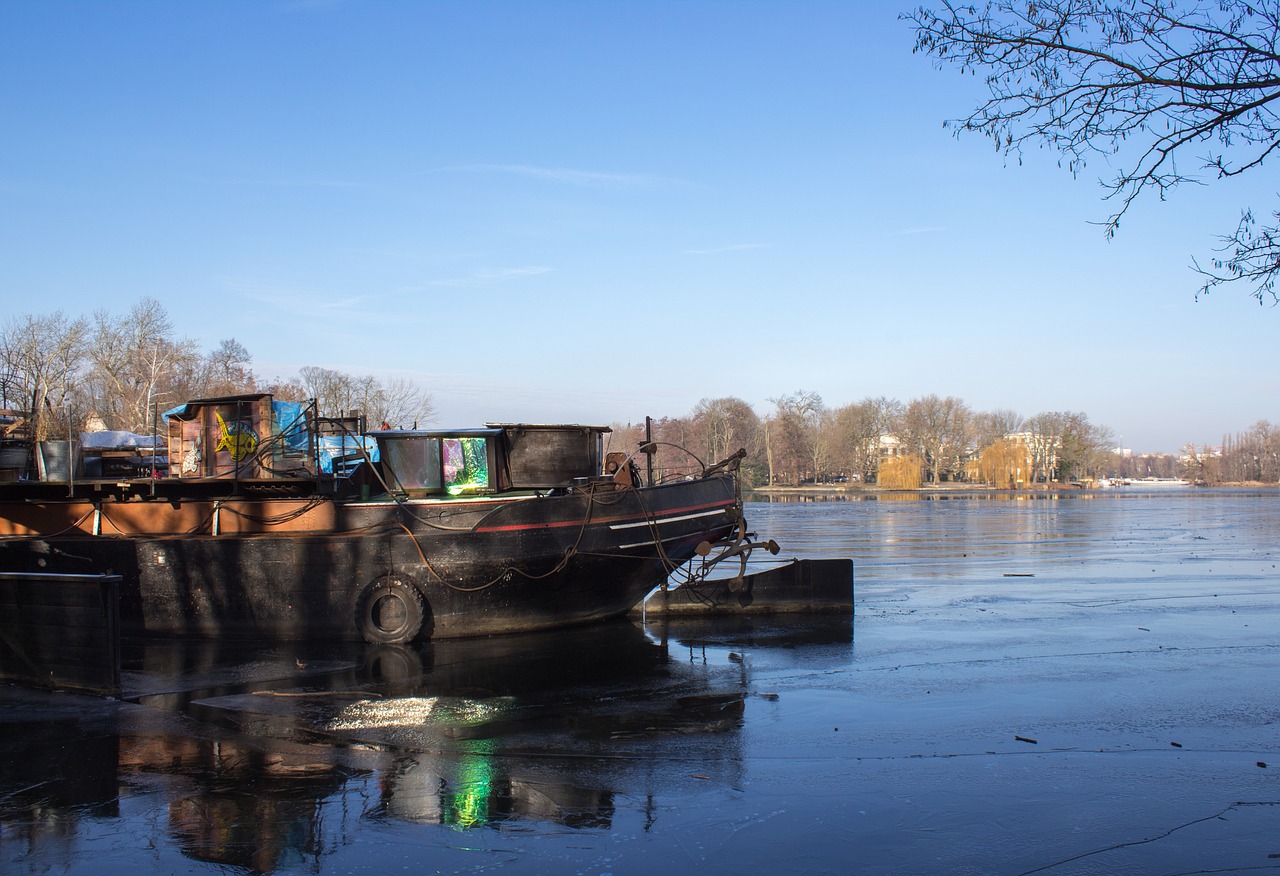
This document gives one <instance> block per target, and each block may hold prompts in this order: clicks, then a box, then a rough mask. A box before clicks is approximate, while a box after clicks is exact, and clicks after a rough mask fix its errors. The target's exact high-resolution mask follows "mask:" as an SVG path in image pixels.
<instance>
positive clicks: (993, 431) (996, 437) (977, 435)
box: [973, 408, 1023, 451]
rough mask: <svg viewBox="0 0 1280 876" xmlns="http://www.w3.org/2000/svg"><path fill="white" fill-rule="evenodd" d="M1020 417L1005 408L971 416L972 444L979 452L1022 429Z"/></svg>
mask: <svg viewBox="0 0 1280 876" xmlns="http://www.w3.org/2000/svg"><path fill="white" fill-rule="evenodd" d="M1022 423H1023V420H1022V416H1021V415H1020V414H1018V413H1017V412H1015V411H1011V410H1008V409H1006V408H997V409H996V410H994V411H980V412H979V413H976V414H974V415H973V442H974V445H975V448H976V449H977V450H979V451H982V450H984V449H986V448H987V447H990V446H991V445H993V444H995V443H996V442H997V441H1001V440H1003V439H1004V438H1006V437H1007V436H1009V435H1012V434H1014V433H1015V432H1018V431H1019V430H1021V429H1022Z"/></svg>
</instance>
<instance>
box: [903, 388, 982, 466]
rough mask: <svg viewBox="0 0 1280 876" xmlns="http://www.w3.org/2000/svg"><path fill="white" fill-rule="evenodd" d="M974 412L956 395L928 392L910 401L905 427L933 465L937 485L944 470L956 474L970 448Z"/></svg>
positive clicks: (904, 417)
mask: <svg viewBox="0 0 1280 876" xmlns="http://www.w3.org/2000/svg"><path fill="white" fill-rule="evenodd" d="M971 418H972V414H971V413H970V411H969V407H968V405H966V404H965V403H964V402H963V401H961V400H960V399H958V398H955V397H953V396H947V397H946V398H938V396H936V395H927V396H924V397H922V398H917V399H912V400H911V401H910V402H908V403H907V410H906V414H905V415H904V416H903V427H904V431H905V433H906V438H907V441H908V442H909V443H910V444H912V445H913V446H915V447H916V448H917V449H918V450H919V451H920V455H921V457H922V458H923V459H924V460H925V463H926V464H927V465H928V467H929V472H930V474H931V476H932V478H933V482H934V483H935V484H937V483H940V482H941V478H942V474H943V473H944V472H951V473H952V474H954V473H955V472H956V471H957V470H958V467H959V464H960V462H961V460H962V458H963V456H964V454H965V453H966V452H967V451H968V449H969V443H970V440H971V437H970V436H971V434H972V424H971Z"/></svg>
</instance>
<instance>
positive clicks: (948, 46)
mask: <svg viewBox="0 0 1280 876" xmlns="http://www.w3.org/2000/svg"><path fill="white" fill-rule="evenodd" d="M903 18H904V19H905V20H907V21H909V22H911V24H912V25H913V27H914V29H915V34H916V44H915V51H917V52H922V53H924V54H927V55H932V56H933V57H934V58H936V59H937V62H938V63H939V65H944V64H949V65H952V66H955V67H958V68H959V69H960V70H961V71H962V72H966V73H976V74H979V75H981V76H982V78H983V82H984V84H985V85H986V90H987V94H988V96H987V98H986V99H985V100H983V101H981V102H980V103H979V104H978V105H977V107H976V108H975V109H974V110H973V111H972V112H971V113H970V114H969V115H968V116H966V117H964V118H961V119H954V120H952V121H949V122H947V125H948V126H949V127H950V128H952V129H953V130H955V131H956V132H957V133H961V132H975V133H978V134H980V135H984V136H987V137H990V138H991V139H992V140H993V141H994V143H995V145H996V149H997V150H998V151H1000V152H1002V153H1003V154H1004V155H1005V156H1006V158H1010V157H1012V158H1015V159H1018V160H1020V159H1021V156H1022V153H1023V151H1024V150H1025V149H1027V148H1028V147H1031V146H1047V147H1048V148H1050V149H1052V150H1054V151H1056V152H1057V153H1058V155H1059V156H1060V160H1059V163H1060V164H1062V165H1064V166H1065V167H1066V169H1067V170H1069V171H1070V172H1071V173H1072V174H1073V175H1074V174H1078V173H1080V172H1081V171H1082V170H1084V168H1085V166H1086V164H1087V162H1088V160H1089V159H1090V158H1093V157H1101V158H1104V160H1105V163H1106V164H1107V165H1108V166H1109V167H1115V168H1117V169H1116V170H1115V171H1114V175H1113V176H1111V177H1110V178H1104V179H1103V180H1102V181H1101V182H1102V185H1103V187H1104V189H1105V190H1106V193H1107V194H1106V197H1107V198H1108V199H1109V200H1111V201H1112V202H1113V203H1115V205H1116V207H1115V209H1114V211H1113V212H1112V213H1111V215H1110V216H1109V217H1108V218H1107V220H1106V222H1105V229H1106V235H1107V236H1108V237H1110V236H1112V235H1114V234H1115V232H1116V230H1117V229H1118V228H1119V227H1120V219H1121V217H1122V216H1123V215H1124V214H1125V212H1126V211H1127V210H1128V209H1129V207H1130V205H1131V204H1132V203H1133V202H1134V201H1135V199H1137V198H1138V197H1139V196H1140V195H1143V194H1144V193H1148V192H1150V193H1152V194H1154V195H1157V196H1159V197H1160V198H1161V199H1162V200H1163V199H1164V198H1165V196H1166V195H1168V194H1169V193H1170V192H1171V191H1172V190H1173V189H1175V188H1177V187H1178V186H1179V185H1181V184H1182V183H1186V182H1191V183H1196V182H1200V181H1202V179H1203V177H1204V176H1205V175H1207V176H1209V177H1213V178H1218V179H1222V178H1226V177H1234V176H1240V175H1242V174H1245V173H1249V172H1250V171H1255V170H1257V169H1259V168H1261V167H1262V166H1263V164H1264V162H1265V161H1266V160H1267V159H1268V158H1271V157H1272V155H1273V153H1274V152H1275V151H1276V150H1277V149H1280V116H1277V113H1276V106H1277V103H1276V101H1277V99H1280V51H1278V50H1277V45H1278V44H1280V3H1277V2H1276V0H1214V2H1211V3H1210V2H1194V3H1187V2H1181V3H1180V2H1177V0H1036V2H1029V0H991V2H987V3H984V4H977V5H968V4H954V5H953V4H952V3H950V2H947V0H943V2H941V3H940V4H930V5H926V6H921V7H920V8H919V9H917V10H916V11H915V12H913V13H910V14H908V15H904V16H903ZM1261 188H1262V189H1265V191H1266V192H1267V193H1268V194H1271V193H1273V192H1274V190H1273V189H1271V188H1269V187H1267V186H1265V185H1264V186H1262V187H1261ZM1221 241H1222V246H1221V248H1220V249H1219V250H1218V253H1219V254H1218V256H1217V257H1215V258H1213V259H1211V260H1209V261H1208V262H1207V263H1206V264H1205V265H1203V266H1201V265H1200V264H1199V263H1198V262H1197V263H1195V268H1196V270H1197V271H1198V273H1199V275H1200V279H1201V286H1200V292H1201V293H1207V292H1208V291H1209V290H1210V289H1213V288H1215V287H1217V286H1220V285H1222V284H1224V283H1231V282H1237V281H1239V282H1242V283H1244V284H1245V285H1248V286H1251V287H1252V293H1251V294H1252V295H1253V297H1255V298H1257V299H1258V301H1259V303H1262V302H1263V300H1264V299H1265V298H1266V297H1268V296H1269V297H1270V298H1271V299H1272V300H1273V301H1280V298H1277V293H1276V290H1275V281H1276V276H1277V274H1278V273H1280V212H1276V211H1275V210H1274V208H1273V209H1272V210H1271V211H1270V212H1269V213H1267V214H1255V213H1254V212H1253V210H1252V209H1251V208H1250V207H1249V206H1245V207H1244V209H1243V211H1242V214H1241V219H1240V222H1239V224H1238V225H1237V227H1236V228H1235V229H1234V231H1231V232H1230V233H1227V234H1223V235H1221ZM1197 297H1198V296H1197Z"/></svg>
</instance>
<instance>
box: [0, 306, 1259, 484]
mask: <svg viewBox="0 0 1280 876" xmlns="http://www.w3.org/2000/svg"><path fill="white" fill-rule="evenodd" d="M252 362H253V358H252V356H251V355H250V353H249V351H248V350H246V349H245V348H244V346H243V345H242V344H240V343H239V342H237V341H236V340H235V339H234V338H231V339H227V340H223V341H221V342H220V343H219V344H218V346H217V347H216V348H215V349H213V350H210V351H201V350H200V349H199V346H198V345H197V344H196V342H194V341H192V340H190V339H186V338H182V337H179V336H178V335H177V334H176V333H175V330H174V326H173V323H172V321H171V320H170V318H169V316H168V314H167V313H166V311H165V309H164V307H163V306H161V305H160V304H159V303H158V302H156V301H154V300H153V299H149V298H144V299H143V300H141V301H139V302H138V303H137V304H135V305H134V306H133V307H132V308H131V309H130V310H129V311H128V312H127V313H124V314H112V313H110V312H109V311H106V310H99V311H96V312H95V313H94V314H93V315H92V316H91V317H77V318H72V317H68V316H66V315H65V314H63V313H61V312H57V313H53V314H47V315H30V314H25V315H20V316H13V317H10V318H8V319H7V321H6V322H5V324H4V326H3V330H2V331H0V407H3V408H6V409H16V410H21V411H25V412H28V413H29V415H30V416H31V418H32V420H33V428H34V431H35V434H36V437H37V438H44V437H47V436H50V435H55V434H68V433H69V432H72V431H80V430H82V429H83V428H84V425H85V423H86V422H92V423H93V424H94V425H95V426H97V427H98V428H108V429H120V430H125V431H131V432H144V433H145V432H147V431H149V430H150V429H151V428H153V426H154V424H155V420H156V417H157V415H158V413H159V412H160V411H163V410H167V409H168V408H170V407H174V406H176V405H179V404H182V403H183V402H185V401H187V400H190V399H196V398H214V397H218V396H225V395H236V394H240V393H248V392H269V393H271V394H272V395H274V396H275V397H276V398H278V399H281V400H295V401H301V400H307V399H315V400H316V402H317V407H318V410H319V412H320V413H321V414H323V415H326V416H350V415H351V414H352V413H355V412H358V413H360V414H362V415H363V416H365V417H366V419H367V421H368V422H369V424H370V425H371V426H372V425H377V424H380V423H382V422H386V423H388V424H390V425H395V426H406V427H407V426H413V425H421V424H426V423H427V422H428V421H429V420H430V419H431V418H432V416H433V413H434V405H433V402H432V398H431V396H430V395H429V394H428V393H427V392H426V391H425V390H423V389H421V388H419V387H418V386H417V385H416V384H414V383H413V382H412V381H405V380H378V379H375V378H373V377H370V376H353V375H349V374H345V373H343V372H340V371H334V370H332V369H327V368H322V367H318V366H308V367H305V368H302V369H300V371H299V373H298V374H297V375H296V376H294V377H292V378H288V379H285V380H281V379H278V378H276V379H272V380H264V379H263V378H261V377H260V376H258V375H256V374H254V372H253V370H252ZM769 402H770V404H771V405H772V407H771V409H770V410H769V411H767V412H766V413H765V414H764V415H763V416H761V415H760V414H758V413H757V412H756V411H755V410H754V409H753V408H752V406H751V405H750V404H748V403H747V402H745V401H743V400H742V399H740V398H735V397H726V398H716V399H704V400H702V401H701V402H699V403H698V404H697V405H696V406H695V407H694V409H693V411H692V412H690V413H688V414H686V415H684V416H678V417H670V416H665V417H662V418H660V419H657V420H654V421H652V423H651V425H650V427H649V435H650V436H651V440H652V442H653V446H654V448H655V450H656V452H655V453H654V454H653V455H652V457H651V458H650V457H648V456H646V455H644V454H641V453H636V456H635V461H636V463H637V465H638V466H640V467H641V468H642V469H643V468H648V467H649V466H650V465H652V466H653V467H654V469H655V472H656V474H657V475H658V476H662V477H671V476H680V475H683V474H687V473H689V472H691V471H694V470H697V469H698V468H700V467H702V466H705V465H712V464H714V463H716V462H718V461H720V460H722V459H725V458H726V457H728V456H729V455H730V454H732V453H734V452H735V451H737V450H738V449H739V448H743V449H745V450H746V452H747V455H746V458H745V459H744V460H743V462H742V466H741V470H742V472H743V474H744V476H745V480H746V483H747V484H748V485H749V486H763V485H766V484H783V485H796V486H798V485H801V484H805V483H831V482H837V483H866V484H879V485H880V486H884V487H895V488H916V487H920V486H922V485H925V484H930V483H934V484H939V483H945V482H971V483H985V484H989V485H992V486H996V487H1025V486H1030V485H1034V484H1039V483H1067V482H1087V481H1090V480H1094V479H1097V478H1102V477H1147V476H1155V477H1173V476H1180V477H1186V478H1188V479H1192V480H1195V481H1198V482H1203V483H1222V482H1245V481H1252V482H1263V483H1276V482H1277V481H1280V430H1278V429H1277V428H1276V427H1273V426H1271V425H1270V424H1269V423H1267V422H1265V421H1263V422H1260V423H1258V424H1257V425H1255V426H1254V427H1252V428H1251V429H1250V430H1249V431H1248V432H1246V433H1244V434H1242V435H1236V436H1231V437H1228V438H1224V439H1223V443H1222V446H1221V447H1220V448H1207V447H1196V446H1190V445H1189V446H1188V447H1187V448H1185V449H1184V452H1183V454H1181V455H1180V456H1173V455H1147V456H1139V457H1132V456H1126V455H1123V454H1121V453H1119V452H1117V451H1116V449H1115V440H1114V437H1113V434H1112V432H1111V430H1109V429H1107V428H1106V427H1104V426H1100V425H1097V424H1094V423H1092V422H1090V420H1089V417H1088V415H1086V414H1083V413H1080V412H1075V411H1049V412H1042V413H1038V414H1035V415H1034V416H1031V417H1023V416H1021V415H1020V414H1018V413H1016V412H1014V411H1011V410H993V411H976V410H973V409H972V408H970V407H969V406H968V405H967V404H965V402H964V401H962V400H961V399H958V398H954V397H951V396H948V397H946V398H940V397H938V396H936V395H927V396H922V397H920V398H916V399H912V400H910V401H908V402H905V403H904V402H901V401H898V400H897V399H889V398H885V397H883V396H881V397H878V398H871V397H868V398H865V399H863V400H862V401H859V402H853V403H850V404H845V405H842V406H839V407H829V406H828V405H826V404H825V403H824V402H823V400H822V397H821V396H819V395H818V394H817V393H815V392H809V391H805V390H800V391H797V392H794V393H790V394H786V395H782V396H779V397H777V398H773V399H769ZM645 429H646V427H645V424H643V423H638V424H626V425H623V424H614V435H613V437H612V442H613V448H614V449H625V450H627V451H628V452H632V451H637V449H638V448H639V447H640V446H641V444H642V443H643V442H644V441H645V438H646V431H645Z"/></svg>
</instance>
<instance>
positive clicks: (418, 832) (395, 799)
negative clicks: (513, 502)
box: [0, 488, 1280, 876]
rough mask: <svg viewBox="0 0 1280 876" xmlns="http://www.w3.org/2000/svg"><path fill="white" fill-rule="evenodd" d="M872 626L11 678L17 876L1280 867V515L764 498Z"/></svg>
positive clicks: (1168, 504)
mask: <svg viewBox="0 0 1280 876" xmlns="http://www.w3.org/2000/svg"><path fill="white" fill-rule="evenodd" d="M747 516H748V520H749V521H750V523H751V525H752V528H753V529H754V530H756V531H757V532H758V533H759V534H760V535H761V536H764V537H772V538H775V539H777V540H778V541H779V542H780V543H781V544H782V545H783V556H787V555H797V556H807V557H823V556H826V557H853V558H854V561H855V569H856V572H855V575H856V608H857V612H856V616H855V617H854V618H853V619H852V620H850V619H849V618H812V617H808V618H789V619H785V620H774V621H752V622H745V621H733V622H730V621H725V622H720V623H714V624H713V623H709V622H697V621H680V622H679V623H674V622H673V623H671V624H665V623H664V624H649V625H647V626H645V625H643V624H642V623H640V622H636V623H624V624H617V625H608V626H603V627H597V628H593V629H589V630H582V631H576V632H572V633H561V634H557V635H554V636H547V635H544V636H530V637H509V638H503V639H494V640H485V641H468V642H441V643H437V644H434V645H427V646H424V647H422V648H418V649H415V650H406V649H396V648H383V649H378V650H372V649H364V648H354V647H348V648H338V647H335V648H327V649H326V648H317V647H314V646H298V647H276V648H270V649H257V650H245V649H239V650H236V649H230V648H217V647H214V646H212V645H209V644H203V645H192V646H188V647H186V648H178V647H175V646H160V645H151V646H148V647H146V648H141V647H134V648H131V649H128V650H127V652H126V661H127V663H126V673H125V675H126V687H127V689H128V690H127V695H126V698H125V701H124V702H122V703H114V702H103V701H98V700H92V699H86V698H80V697H73V696H69V695H46V694H35V693H31V692H25V691H22V690H20V689H16V688H0V758H2V761H0V763H2V765H0V871H2V872H4V873H11V872H12V873H28V872H29V873H103V874H118V873H119V874H123V873H130V874H134V873H138V872H148V873H150V872H163V873H188V872H194V873H200V872H208V873H226V872H232V873H236V872H239V873H270V872H274V873H303V872H305V873H323V874H345V873H387V872H413V873H422V872H426V873H473V872H484V873H490V872H517V873H576V874H632V873H635V874H640V873H646V874H647V873H662V872H667V873H700V874H706V873H716V874H719V873H742V874H748V873H750V874H757V873H771V874H772V873H781V874H790V873H797V874H799V873H868V874H920V873H961V874H968V873H974V874H977V873H992V874H1031V873H1043V874H1054V876H1068V874H1117V873H1135V874H1149V873H1151V874H1183V873H1210V872H1212V873H1253V872H1274V871H1276V870H1280V697H1278V696H1277V693H1276V691H1277V681H1276V679H1277V677H1278V676H1280V568H1278V567H1280V546H1278V545H1277V540H1278V536H1280V492H1269V491H1261V492H1260V491H1251V492H1235V491H1204V490H1194V489H1178V488H1162V489H1160V490H1152V491H1148V492H1142V491H1136V490H1135V491H1128V492H1126V491H1122V490H1121V491H1115V492H1112V493H1107V494H1085V493H1071V494H1062V495H1061V496H1058V497H1054V496H1043V495H1041V496H1035V497H1028V496H1023V497H1020V498H1015V497H1008V496H1005V497H981V496H964V497H956V498H947V499H933V500H929V499H919V498H907V499H901V498H899V499H892V498H880V499H877V500H874V501H823V502H771V503H751V504H750V505H749V506H748V512H747Z"/></svg>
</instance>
